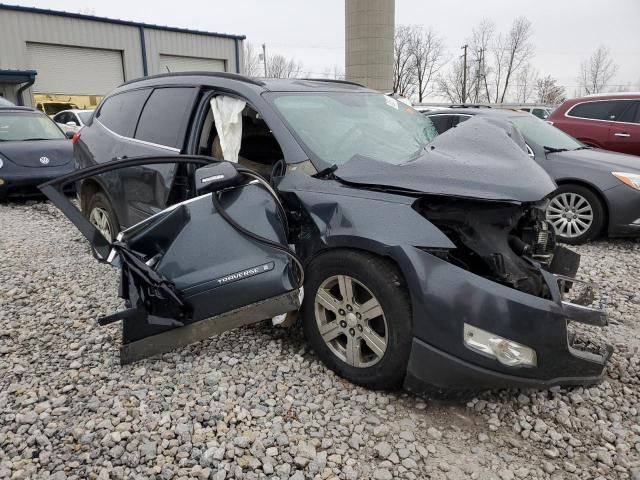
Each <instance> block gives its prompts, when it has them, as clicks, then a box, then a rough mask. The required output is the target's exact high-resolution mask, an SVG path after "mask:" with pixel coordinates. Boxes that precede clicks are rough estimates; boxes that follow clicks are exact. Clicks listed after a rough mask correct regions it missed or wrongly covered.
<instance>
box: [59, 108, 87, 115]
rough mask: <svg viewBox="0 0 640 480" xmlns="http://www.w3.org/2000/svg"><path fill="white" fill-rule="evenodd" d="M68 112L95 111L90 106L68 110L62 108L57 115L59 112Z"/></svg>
mask: <svg viewBox="0 0 640 480" xmlns="http://www.w3.org/2000/svg"><path fill="white" fill-rule="evenodd" d="M66 112H71V113H82V112H93V110H91V109H89V108H69V109H68V110H60V111H59V112H58V113H56V115H58V114H59V113H66Z"/></svg>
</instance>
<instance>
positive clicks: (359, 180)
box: [335, 116, 556, 202]
mask: <svg viewBox="0 0 640 480" xmlns="http://www.w3.org/2000/svg"><path fill="white" fill-rule="evenodd" d="M335 175H336V176H337V177H338V178H339V179H341V180H343V181H345V182H348V183H351V184H357V185H363V186H364V185H367V186H379V187H380V186H381V187H391V188H397V189H404V190H410V191H413V192H419V193H426V194H436V195H453V196H459V197H469V198H478V199H487V200H503V201H518V202H534V201H538V200H541V199H542V198H544V197H545V196H547V195H548V194H549V193H551V192H552V191H553V190H555V189H556V184H555V183H554V181H553V180H552V179H551V177H550V176H549V175H548V174H547V172H546V171H545V170H544V169H543V168H542V167H540V166H539V165H538V164H537V163H536V162H535V161H534V160H533V159H532V158H530V157H529V156H528V155H527V154H526V153H525V147H524V139H523V138H522V136H521V135H520V134H519V133H518V131H517V130H516V129H515V128H514V127H513V125H512V124H511V123H510V122H504V121H501V120H498V119H493V118H483V117H480V116H477V117H474V118H472V119H470V120H468V121H466V122H464V123H461V124H459V125H458V126H457V127H456V128H453V129H451V130H449V131H447V132H445V133H444V134H442V135H440V136H438V137H436V138H435V139H434V140H433V142H431V143H430V144H429V145H428V146H427V148H426V150H425V151H424V153H423V154H422V155H420V156H419V157H418V158H417V159H415V160H411V161H409V162H407V163H404V164H400V165H393V164H390V163H386V162H383V161H379V160H374V159H371V158H368V157H363V156H354V157H353V158H352V159H351V160H349V161H348V162H347V163H345V164H344V165H342V166H340V167H339V168H338V169H337V170H336V172H335Z"/></svg>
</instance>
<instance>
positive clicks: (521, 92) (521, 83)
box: [514, 63, 538, 103]
mask: <svg viewBox="0 0 640 480" xmlns="http://www.w3.org/2000/svg"><path fill="white" fill-rule="evenodd" d="M537 77H538V72H537V71H536V70H535V69H534V68H533V66H532V65H531V64H530V63H527V64H526V65H525V66H524V67H522V69H520V72H519V73H518V75H517V76H516V84H515V85H514V87H515V90H516V102H518V103H527V102H528V101H529V100H530V99H531V98H532V97H533V93H534V90H535V87H536V79H537Z"/></svg>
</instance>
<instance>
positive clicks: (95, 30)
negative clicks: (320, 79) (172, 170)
mask: <svg viewBox="0 0 640 480" xmlns="http://www.w3.org/2000/svg"><path fill="white" fill-rule="evenodd" d="M145 41H146V50H147V65H148V74H149V75H153V74H156V73H163V72H160V71H159V68H160V62H159V58H160V54H165V55H182V56H190V57H201V58H208V59H218V60H223V61H224V62H225V64H226V66H227V70H228V71H230V72H236V50H235V44H236V40H235V39H233V38H223V37H214V36H207V35H197V34H190V33H181V32H171V31H163V30H157V29H152V28H145ZM27 42H33V43H43V44H54V45H67V46H76V47H89V48H101V49H107V50H119V51H121V52H122V62H123V69H124V78H125V80H131V79H134V78H138V77H141V76H142V75H143V67H142V50H141V45H140V30H139V29H138V27H136V26H130V25H118V24H114V23H108V22H101V21H95V20H86V19H78V18H67V17H62V16H56V15H47V14H43V13H35V12H24V11H12V10H5V9H2V8H0V69H12V70H26V69H29V68H30V65H29V60H28V55H27ZM241 43H242V42H239V48H240V58H242V51H241V50H242V45H241ZM60 61H62V62H64V58H62V59H60ZM241 62H242V60H241V61H240V63H241ZM34 67H35V69H36V70H37V66H34ZM69 75H82V71H78V70H76V69H74V65H69ZM37 79H38V77H37V76H36V83H37V81H38V80H37ZM104 93H105V94H106V93H108V92H104ZM24 97H25V101H27V102H29V101H30V99H31V92H28V93H26V94H25V95H24Z"/></svg>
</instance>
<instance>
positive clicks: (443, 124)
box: [428, 115, 451, 133]
mask: <svg viewBox="0 0 640 480" xmlns="http://www.w3.org/2000/svg"><path fill="white" fill-rule="evenodd" d="M428 118H429V120H431V122H432V123H433V126H434V127H436V131H437V132H438V133H444V132H446V131H447V130H449V129H450V128H451V116H450V115H429V116H428Z"/></svg>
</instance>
